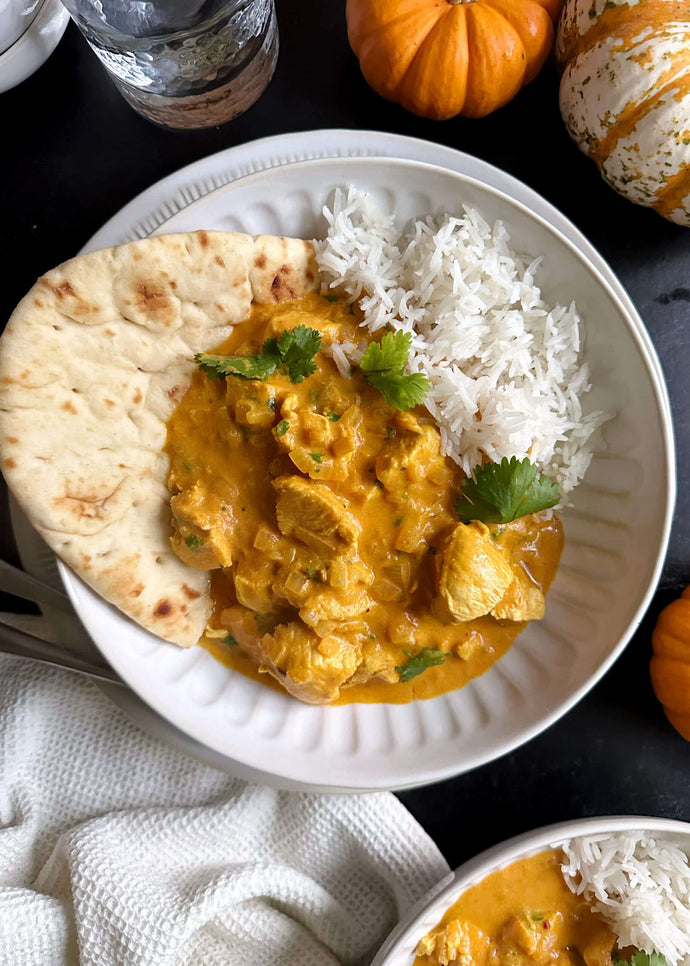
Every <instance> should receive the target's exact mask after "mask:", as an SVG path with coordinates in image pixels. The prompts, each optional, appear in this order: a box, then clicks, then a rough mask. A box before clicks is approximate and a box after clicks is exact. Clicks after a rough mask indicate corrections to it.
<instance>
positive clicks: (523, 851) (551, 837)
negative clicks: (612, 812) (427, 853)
mask: <svg viewBox="0 0 690 966" xmlns="http://www.w3.org/2000/svg"><path fill="white" fill-rule="evenodd" d="M620 832H644V833H651V834H652V835H663V836H664V838H670V839H672V840H673V841H674V842H677V843H678V845H679V846H680V847H681V848H682V849H683V850H684V851H685V852H688V854H690V825H689V824H688V823H687V822H678V821H675V820H674V819H668V818H648V817H646V816H640V815H624V816H615V817H612V816H607V817H604V818H583V819H578V820H577V821H574V822H560V823H559V824H557V825H547V826H544V827H543V828H539V829H536V830H535V831H533V832H525V833H524V834H523V835H518V836H516V837H515V838H512V839H508V840H507V841H506V842H502V843H501V844H500V845H495V846H494V847H493V848H491V849H487V851H486V852H482V853H481V854H480V855H477V856H475V858H473V859H470V860H469V861H468V862H465V863H463V865H461V866H460V867H459V868H457V869H456V870H455V872H451V873H450V875H448V876H446V878H445V879H443V880H442V881H441V882H439V884H438V885H437V886H436V887H435V888H434V889H432V890H431V893H430V894H429V895H427V896H426V897H425V898H424V899H422V900H421V901H420V902H418V903H417V905H416V906H415V907H414V908H413V909H412V910H411V912H410V914H409V915H408V916H407V917H406V918H405V919H403V920H402V921H401V922H400V923H398V925H397V926H396V927H395V929H394V930H393V932H392V933H391V934H390V935H389V936H388V938H387V939H386V941H385V942H384V944H383V945H382V946H381V948H380V949H379V951H378V953H377V954H376V956H375V957H374V959H373V960H372V963H371V966H412V964H413V962H414V958H415V949H416V947H417V943H418V942H419V940H420V939H421V938H422V937H423V936H425V935H426V934H427V933H428V932H429V930H431V929H433V928H434V927H435V926H436V925H437V923H438V921H439V920H440V919H441V917H442V916H443V914H444V913H445V912H446V910H447V909H448V908H449V907H450V906H452V905H453V903H455V902H457V900H458V899H459V898H460V896H461V895H462V893H463V892H466V891H467V889H469V888H471V887H472V886H473V885H476V884H477V883H478V882H481V880H482V879H484V878H486V876H487V875H491V873H492V872H497V871H498V870H499V869H504V868H505V867H506V866H508V865H510V864H511V862H516V861H517V860H518V859H525V858H528V857H529V856H530V855H537V854H538V853H539V852H543V851H545V850H546V849H549V848H552V847H554V846H557V845H560V844H561V843H563V842H565V841H567V840H568V839H572V838H577V837H579V836H583V835H603V834H615V833H620Z"/></svg>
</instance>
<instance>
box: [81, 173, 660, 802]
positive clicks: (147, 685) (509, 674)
mask: <svg viewBox="0 0 690 966" xmlns="http://www.w3.org/2000/svg"><path fill="white" fill-rule="evenodd" d="M348 183H356V184H358V185H360V186H363V187H365V188H366V189H367V190H370V191H371V192H372V193H374V194H375V195H377V196H378V197H380V198H381V199H382V200H383V201H386V202H387V203H389V204H390V205H391V206H392V207H393V209H394V210H395V211H396V213H397V214H398V215H399V217H400V218H401V219H403V220H405V219H407V218H409V217H411V216H412V215H418V214H423V213H427V212H433V211H448V210H453V209H455V208H456V207H457V205H458V204H459V203H460V202H463V201H464V202H467V203H469V204H472V205H474V206H476V207H477V208H479V209H480V210H481V211H482V213H483V214H484V215H485V216H486V217H488V218H489V219H494V218H501V219H502V220H503V221H504V222H505V223H506V225H507V226H508V228H509V230H510V232H511V235H512V245H513V247H514V248H516V249H518V250H520V251H521V252H524V253H526V254H529V255H533V256H536V255H538V254H546V255H547V260H546V263H545V269H544V272H543V275H542V287H543V289H544V291H545V294H546V296H547V299H549V300H551V301H561V302H562V301H567V300H569V299H571V298H574V299H575V300H576V301H577V304H578V306H579V308H580V311H581V314H582V315H583V317H584V319H585V326H586V346H585V358H586V359H587V360H588V361H589V363H590V366H591V372H592V382H593V386H594V388H593V390H592V392H591V393H590V399H589V405H590V406H591V408H605V409H608V410H613V411H615V412H616V413H617V416H616V418H615V419H614V420H612V421H611V422H610V423H608V424H607V426H606V427H605V430H604V437H605V440H606V449H605V450H604V451H603V452H602V453H600V454H599V455H598V456H597V457H595V459H594V460H593V462H592V466H591V468H590V470H589V473H588V475H587V478H586V481H585V483H583V484H582V485H581V486H580V487H579V489H578V490H577V491H576V493H575V496H574V506H573V507H572V508H570V509H569V510H567V511H566V513H565V514H564V523H565V531H566V547H565V551H564V554H563V559H562V564H561V567H560V570H559V574H558V576H557V578H556V581H555V582H554V585H553V587H552V589H551V591H550V594H549V597H548V603H547V615H546V617H545V619H544V620H543V621H542V622H540V623H535V624H533V625H530V627H529V628H528V629H527V630H526V631H525V632H524V633H523V634H522V635H521V636H520V637H519V638H518V640H517V642H516V644H515V645H514V646H513V647H512V649H511V650H510V652H509V653H508V654H507V655H506V656H505V657H504V658H502V659H501V661H499V662H498V663H497V664H496V665H495V666H494V667H493V668H492V669H491V671H489V672H488V673H487V674H486V675H484V676H483V677H481V678H479V679H477V680H475V681H473V682H471V683H470V684H469V685H468V686H467V687H465V688H464V689H462V690H461V691H458V692H454V693H451V694H448V695H443V696H441V697H439V698H436V699H434V700H432V701H425V702H416V703H414V704H410V705H347V706H344V707H334V708H328V707H313V706H307V705H303V704H301V703H300V702H298V701H297V700H296V699H294V698H291V697H290V696H289V695H287V694H279V693H276V692H274V691H272V690H269V689H268V688H265V687H262V686H261V685H260V684H257V683H255V682H252V681H249V680H247V679H245V678H244V677H242V676H241V675H238V674H235V673H233V672H231V671H228V670H227V669H225V668H223V667H222V666H221V665H219V664H217V663H216V662H215V661H214V660H213V659H212V658H211V657H210V656H209V655H208V654H207V653H206V652H205V651H203V650H201V649H192V650H191V651H183V650H180V649H178V648H176V647H174V646H173V645H168V644H165V643H163V642H161V641H160V640H159V639H157V638H155V637H154V636H152V635H151V634H149V633H147V632H146V631H144V630H143V629H141V628H140V627H138V626H137V625H135V624H134V623H132V622H131V621H128V620H127V619H126V618H124V617H123V616H122V615H121V614H120V613H119V612H118V611H117V610H116V609H115V608H112V607H110V606H109V605H108V604H106V603H105V602H104V601H103V600H102V599H101V598H99V597H98V596H97V595H96V594H94V593H93V592H92V591H91V590H90V589H89V588H88V587H87V586H86V585H85V584H84V583H83V582H82V581H80V580H79V579H78V578H77V577H75V576H74V575H73V574H72V573H71V572H69V571H68V570H67V569H66V568H64V567H63V579H64V581H65V585H66V587H67V590H68V592H69V594H70V596H71V598H72V601H73V603H74V605H75V608H76V609H77V611H78V613H79V615H80V617H81V619H82V621H83V622H84V624H85V625H86V627H87V629H88V631H89V633H90V634H91V636H92V637H93V639H94V640H95V642H96V643H97V644H98V646H99V647H100V649H101V650H102V652H103V654H104V655H105V656H106V657H107V659H108V660H109V661H110V662H111V664H112V665H113V666H114V667H115V668H116V670H117V671H118V672H119V673H120V674H121V675H122V677H123V678H124V679H125V680H126V681H127V682H128V683H129V684H130V685H131V687H132V688H133V689H134V690H135V691H136V692H137V693H138V694H139V696H140V697H142V698H143V699H144V700H145V701H146V702H148V703H149V704H150V705H151V707H152V708H154V709H155V710H156V711H157V712H159V713H160V714H161V715H163V716H164V717H166V718H167V719H168V720H169V721H171V722H172V723H173V724H175V725H176V726H177V727H178V728H180V729H182V730H183V731H185V732H186V733H188V734H189V735H191V736H192V737H193V738H195V739H196V740H198V741H200V742H202V743H203V744H205V745H207V746H208V747H210V748H212V749H213V750H215V751H218V752H220V753H221V754H223V755H227V756H228V757H230V758H232V759H234V760H235V761H237V762H239V763H240V764H241V765H243V766H248V767H252V768H258V769H260V770H261V771H263V772H265V773H268V774H269V775H274V776H276V778H280V779H283V780H288V781H298V782H301V783H305V784H308V785H311V786H312V787H314V788H320V789H327V790H348V791H357V790H367V789H376V788H404V787H409V786H412V785H415V784H421V783H424V782H430V781H435V780H438V779H441V778H445V777H448V776H450V775H453V774H457V773H460V772H463V771H467V770H468V769H470V768H473V767H476V766H477V765H480V764H482V763H484V762H487V761H490V760H492V759H494V758H496V757H498V756H500V755H502V754H505V753H506V752H508V751H510V750H511V749H513V748H515V747H516V746H517V745H519V744H521V743H522V742H524V741H526V740H528V739H529V738H531V737H533V736H534V735H536V734H537V733H539V732H540V731H541V730H543V729H544V728H546V727H548V725H550V724H551V723H553V721H555V720H556V719H557V718H558V717H559V716H560V715H562V714H563V713H564V712H565V711H567V710H568V708H570V707H571V706H572V705H573V704H574V703H575V702H576V701H577V700H578V699H579V698H580V697H581V696H582V695H583V694H584V693H585V692H586V691H587V690H588V689H589V688H590V687H591V686H592V685H593V684H594V683H595V682H596V681H597V680H598V679H599V678H600V677H601V675H602V674H603V673H604V671H605V670H606V669H607V668H608V667H609V666H610V664H611V663H612V662H613V660H614V659H615V658H616V656H617V655H618V654H619V653H620V651H621V650H622V648H623V647H624V645H625V643H626V642H627V640H628V639H629V637H630V636H631V634H632V633H633V631H634V630H635V628H636V626H637V624H638V623H639V621H640V619H641V617H642V615H643V613H644V610H645V609H646V607H647V605H648V603H649V599H650V596H651V594H652V592H653V589H654V587H655V585H656V582H657V580H658V576H659V571H660V567H661V564H662V562H663V556H664V553H665V549H666V544H667V539H668V533H669V527H670V519H671V513H672V509H673V501H674V479H675V473H674V459H673V442H672V431H671V417H670V411H669V408H668V402H667V399H666V393H665V387H664V385H663V382H662V379H661V376H660V374H659V373H660V370H659V367H658V362H657V360H656V359H655V357H654V355H653V352H652V351H651V350H650V348H649V343H648V340H647V338H646V335H645V333H644V330H643V329H642V327H641V324H640V323H639V320H637V319H636V318H635V317H633V316H632V315H631V314H630V313H629V312H628V311H627V310H626V308H625V307H624V305H623V304H622V303H621V302H620V300H619V299H618V297H617V296H616V295H615V294H614V292H613V291H612V290H611V289H610V287H609V286H608V284H607V283H606V282H605V281H604V280H603V278H602V277H601V276H600V274H599V273H598V272H597V271H596V270H595V269H594V268H593V267H592V266H591V264H590V263H589V262H588V261H587V259H586V258H585V257H584V256H583V255H582V254H581V253H580V252H579V251H578V250H577V249H576V248H575V247H574V246H573V245H572V243H571V242H569V241H567V240H566V239H565V238H564V237H563V236H562V235H561V234H560V233H559V232H558V231H556V230H555V229H554V228H553V227H552V226H551V225H549V224H547V222H545V221H544V220H542V219H541V218H539V217H538V216H537V215H535V214H533V213H532V212H530V211H529V210H528V209H526V208H525V207H524V206H522V205H521V204H519V203H518V202H516V201H514V200H512V199H511V198H509V197H508V196H506V195H504V194H502V193H501V192H498V191H496V190H494V189H493V188H492V187H491V186H490V185H487V184H484V183H481V182H479V181H477V180H475V179H472V178H469V177H466V176H463V175H460V174H456V173H454V172H451V171H448V170H446V169H442V168H436V167H434V166H431V165H425V164H420V163H416V162H404V161H394V160H388V159H361V158H359V159H355V158H353V159H343V160H322V161H315V162H305V163H300V164H291V165H287V166H285V167H281V168H278V169H275V170H266V171H263V172H261V173H259V174H257V175H253V176H250V177H247V178H244V179H242V180H241V181H238V182H234V183H232V184H230V185H227V186H226V187H224V188H220V189H219V190H217V191H214V192H213V193H211V194H210V195H207V196H206V197H204V198H201V199H200V200H199V201H198V202H197V203H195V204H192V205H189V206H188V207H187V208H185V209H184V210H183V211H181V212H179V213H178V214H176V215H174V216H173V217H172V218H171V219H170V220H169V221H168V222H166V223H165V225H164V226H163V227H162V230H164V231H166V232H167V231H170V232H172V231H187V230H192V229H196V228H206V229H222V230H228V231H233V230H240V231H248V232H250V233H259V232H269V233H276V234H291V235H296V236H301V237H307V238H308V237H313V236H315V235H317V236H318V235H320V234H321V233H322V232H323V231H324V222H323V218H322V216H321V207H322V205H323V203H324V202H325V200H326V198H327V197H328V195H329V194H330V192H331V191H332V190H333V189H334V188H335V187H336V186H338V185H344V184H348Z"/></svg>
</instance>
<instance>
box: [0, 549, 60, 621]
mask: <svg viewBox="0 0 690 966" xmlns="http://www.w3.org/2000/svg"><path fill="white" fill-rule="evenodd" d="M0 590H4V591H7V593H9V594H14V596H15V597H21V598H22V599H23V600H32V601H34V602H35V603H37V604H48V605H49V606H50V607H57V608H58V609H59V610H61V611H64V613H65V614H71V615H72V616H74V611H73V609H72V605H71V604H70V602H69V599H68V598H67V597H66V596H65V595H64V594H61V593H60V591H59V590H54V589H53V588H52V587H49V586H48V584H44V583H43V581H41V580H36V578H35V577H32V576H31V575H30V574H27V573H25V572H24V571H23V570H18V569H17V567H13V566H12V564H8V563H7V562H6V561H5V560H0Z"/></svg>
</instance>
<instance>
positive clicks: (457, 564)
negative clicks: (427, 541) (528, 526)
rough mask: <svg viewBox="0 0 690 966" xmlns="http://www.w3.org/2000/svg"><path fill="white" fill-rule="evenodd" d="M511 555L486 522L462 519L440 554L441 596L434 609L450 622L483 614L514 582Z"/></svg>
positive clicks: (439, 581) (439, 585)
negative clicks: (498, 544)
mask: <svg viewBox="0 0 690 966" xmlns="http://www.w3.org/2000/svg"><path fill="white" fill-rule="evenodd" d="M513 578H514V574H513V569H512V567H511V566H510V561H509V558H508V555H507V554H506V552H505V551H504V550H502V549H501V548H500V547H498V546H496V544H495V543H494V541H493V540H492V539H491V533H490V531H489V529H488V527H486V526H485V525H484V524H483V523H479V522H478V521H476V520H474V521H473V522H472V523H467V524H466V523H459V524H457V526H455V527H454V528H453V530H452V531H451V533H450V535H449V536H448V537H447V538H446V540H445V543H444V545H443V548H442V552H441V554H440V568H439V574H438V597H437V598H436V600H435V601H434V612H435V614H436V616H437V617H438V618H439V620H444V621H446V622H447V623H454V622H457V621H470V620H473V619H474V618H475V617H483V616H484V615H485V614H488V613H489V612H490V611H491V609H492V608H493V607H495V606H496V604H498V602H499V601H500V600H501V598H502V597H503V596H504V594H505V592H506V591H507V590H508V587H509V586H510V584H511V583H512V582H513Z"/></svg>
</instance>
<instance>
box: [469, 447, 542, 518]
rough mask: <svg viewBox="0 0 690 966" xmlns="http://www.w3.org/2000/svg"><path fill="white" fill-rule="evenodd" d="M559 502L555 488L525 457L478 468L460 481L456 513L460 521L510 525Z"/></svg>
mask: <svg viewBox="0 0 690 966" xmlns="http://www.w3.org/2000/svg"><path fill="white" fill-rule="evenodd" d="M559 499H560V492H559V489H558V486H557V485H556V484H555V483H554V482H553V480H550V479H549V477H548V476H542V475H541V474H540V473H538V472H537V468H536V466H535V465H534V464H533V463H531V462H530V461H529V459H527V458H526V457H525V459H524V460H518V459H517V458H516V457H515V456H513V457H512V458H511V459H510V460H508V459H507V458H506V457H504V458H503V459H502V460H501V462H500V463H485V464H484V466H477V467H476V468H475V471H474V479H471V478H468V479H466V480H464V481H463V483H462V487H461V493H460V497H459V499H458V500H456V503H455V510H456V512H457V514H458V516H459V517H460V519H461V520H481V522H482V523H510V522H511V520H517V519H518V518H519V517H524V516H527V514H528V513H537V512H538V511H539V510H547V509H548V508H549V507H552V506H555V505H556V504H557V503H558V501H559Z"/></svg>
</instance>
